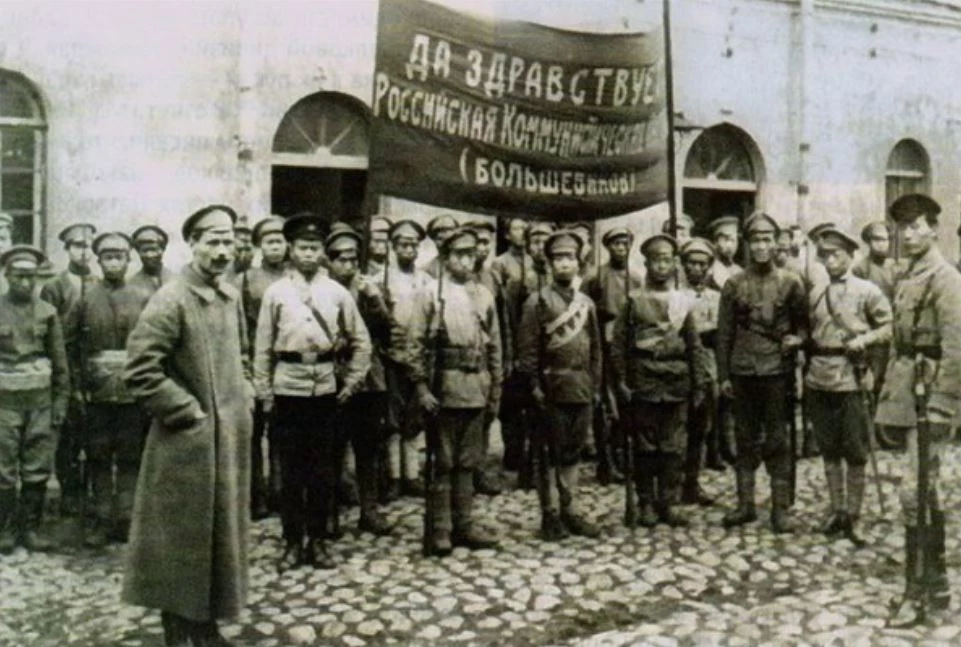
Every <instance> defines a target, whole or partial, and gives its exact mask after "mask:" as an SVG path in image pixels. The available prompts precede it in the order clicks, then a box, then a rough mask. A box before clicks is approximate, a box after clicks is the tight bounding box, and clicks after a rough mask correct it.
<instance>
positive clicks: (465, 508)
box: [429, 408, 484, 532]
mask: <svg viewBox="0 0 961 647" xmlns="http://www.w3.org/2000/svg"><path fill="white" fill-rule="evenodd" d="M433 424H434V433H433V434H430V435H429V436H430V438H429V442H432V443H434V445H433V446H432V447H431V448H430V450H431V451H433V452H434V474H433V479H432V482H431V490H430V505H431V509H432V510H433V513H434V527H435V528H436V529H437V530H438V531H442V532H450V531H451V530H452V529H456V530H458V531H465V530H467V529H468V527H469V526H470V523H471V508H472V504H473V496H474V470H476V469H477V468H478V467H480V465H481V460H482V458H483V453H484V410H483V409H443V408H442V409H440V410H439V411H438V412H437V418H436V420H435V421H434V423H433Z"/></svg>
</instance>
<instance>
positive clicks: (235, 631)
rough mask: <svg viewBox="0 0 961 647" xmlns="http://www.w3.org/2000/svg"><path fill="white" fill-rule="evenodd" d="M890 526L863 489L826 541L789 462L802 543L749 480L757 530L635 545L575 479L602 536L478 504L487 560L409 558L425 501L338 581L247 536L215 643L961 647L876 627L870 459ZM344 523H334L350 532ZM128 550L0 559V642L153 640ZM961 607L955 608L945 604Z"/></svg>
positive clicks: (892, 588)
mask: <svg viewBox="0 0 961 647" xmlns="http://www.w3.org/2000/svg"><path fill="white" fill-rule="evenodd" d="M879 463H880V469H881V482H882V487H883V490H884V496H885V499H886V504H887V509H888V512H887V514H888V518H887V519H882V518H881V515H880V511H879V507H878V499H877V495H876V493H875V490H874V486H873V484H869V485H870V489H869V491H868V493H867V500H866V509H865V515H864V521H863V523H862V532H863V534H864V535H865V536H866V538H867V539H869V540H870V542H871V543H870V544H869V546H867V547H866V548H863V549H860V550H856V549H855V548H854V547H853V545H852V544H851V543H850V542H848V541H846V540H839V541H835V542H829V541H828V540H826V539H825V538H824V537H823V536H821V535H818V534H816V533H815V532H814V531H813V528H814V527H815V526H816V525H817V524H818V523H819V522H820V520H821V518H822V515H823V511H824V506H825V503H826V496H827V495H826V492H825V490H824V478H823V474H822V471H821V463H820V461H819V460H816V459H813V460H805V461H802V462H801V463H800V464H799V469H798V477H799V488H798V503H797V505H796V512H797V516H798V517H799V519H800V520H801V521H802V522H804V524H805V525H806V526H808V527H810V528H812V530H810V531H808V532H806V533H805V534H802V535H800V536H795V537H783V538H782V537H775V536H773V535H772V534H771V533H770V531H769V527H768V525H767V514H766V506H767V496H768V495H767V492H768V490H767V480H766V478H765V477H763V476H762V477H761V478H760V479H759V480H760V483H759V488H758V492H759V495H758V502H759V503H760V504H761V509H762V511H763V512H762V517H761V520H760V521H759V522H758V523H754V524H751V525H749V526H746V527H744V528H742V529H739V530H736V531H731V532H727V531H725V530H723V529H722V528H721V527H720V518H721V516H722V514H723V512H724V507H721V506H716V507H713V508H693V507H685V508H683V510H684V511H685V512H687V513H688V514H689V516H690V517H691V520H692V525H691V527H690V528H687V529H669V528H667V527H664V526H659V527H658V528H656V529H654V530H653V531H651V530H646V529H638V530H636V531H634V532H633V534H629V533H628V532H627V531H626V530H625V529H624V528H623V527H621V525H620V519H621V515H622V505H623V500H624V494H623V489H622V488H621V487H616V486H611V487H603V488H602V487H599V486H598V485H597V484H596V483H594V482H593V480H592V479H585V484H584V486H583V487H582V489H581V496H582V501H583V502H584V503H585V509H586V510H588V511H589V515H590V516H591V517H592V518H594V519H595V520H596V521H598V522H599V523H600V524H601V526H602V527H603V529H604V532H605V535H604V538H603V539H602V540H599V541H597V542H592V541H590V540H585V539H582V538H572V539H568V540H565V541H563V542H561V543H558V544H544V543H541V542H540V541H538V540H537V539H536V538H535V533H536V530H537V528H538V525H539V519H538V514H537V504H536V499H535V495H534V494H533V493H532V492H518V491H515V492H511V493H509V494H505V495H501V496H499V497H496V498H493V499H490V498H487V497H480V501H479V504H478V505H477V509H478V512H479V515H480V517H481V519H482V521H483V524H484V525H485V526H489V527H491V528H493V529H497V530H498V531H499V532H500V534H501V535H502V537H503V538H504V542H503V546H502V549H501V550H500V551H498V552H494V551H479V552H474V553H470V552H467V551H466V550H464V549H457V550H456V551H455V553H454V555H453V556H452V557H450V558H447V559H444V560H441V561H433V560H423V559H421V558H420V557H419V555H418V551H419V543H418V541H419V534H420V527H421V515H420V510H421V506H420V502H418V501H413V500H409V499H408V500H405V501H399V502H396V503H393V504H391V505H390V506H389V508H388V513H389V517H390V519H391V520H392V521H394V522H396V523H397V527H396V528H395V530H394V534H393V536H391V537H385V538H376V539H375V538H374V537H373V536H371V535H369V534H364V535H356V534H352V533H350V532H348V535H347V537H345V539H343V540H342V541H340V542H338V543H337V544H336V547H335V551H334V552H335V556H336V558H337V559H338V560H339V561H340V564H341V565H340V567H339V568H337V569H336V570H334V571H327V572H324V571H310V570H297V571H291V572H288V573H286V574H284V575H278V574H277V573H276V572H275V570H274V567H273V560H274V559H275V557H276V556H277V554H278V550H279V534H280V528H279V523H278V521H277V520H276V519H269V520H267V521H265V522H260V523H258V524H255V527H254V530H253V538H252V540H253V549H252V571H251V575H252V583H251V584H252V587H251V595H250V604H249V606H248V609H247V610H246V611H245V612H244V614H243V616H242V617H241V618H239V619H238V621H237V622H235V623H230V624H227V625H225V632H224V633H225V634H227V635H228V636H229V637H231V638H233V639H236V640H237V642H238V644H241V645H257V646H261V647H272V646H280V645H346V646H349V647H355V646H356V647H360V646H361V645H365V644H366V645H377V644H404V645H448V644H450V645H455V644H462V645H563V644H569V645H574V644H577V645H628V644H631V645H634V644H639V645H663V646H665V647H666V646H668V645H756V644H764V643H767V644H771V645H779V646H780V645H804V644H809V645H838V646H840V645H845V646H849V645H889V646H892V647H893V646H896V645H911V644H926V645H935V644H958V643H961V613H959V608H958V604H957V602H955V603H954V604H953V605H952V607H951V610H950V612H948V613H947V614H946V615H945V616H944V617H943V618H941V619H940V620H939V621H938V623H931V626H928V627H924V628H921V629H918V630H912V631H889V630H885V629H884V628H883V618H884V617H885V613H886V607H885V605H886V603H887V601H888V600H889V599H890V598H891V597H893V596H896V595H897V594H898V593H899V591H900V588H901V582H902V580H901V567H900V566H899V563H900V561H901V559H902V557H901V541H902V532H901V526H900V522H899V521H898V516H897V498H896V486H897V479H896V478H895V476H894V474H895V471H896V456H895V455H894V454H891V453H882V454H880V455H879ZM944 468H945V472H946V474H945V476H946V479H945V481H946V483H945V485H946V487H945V491H946V492H947V503H948V505H947V509H948V510H957V509H958V506H959V503H961V490H959V488H958V487H957V486H958V484H959V481H961V474H959V472H961V448H959V447H952V448H951V449H950V450H949V452H948V456H947V460H946V461H945V463H944ZM704 485H705V489H706V490H707V492H708V493H709V494H712V495H715V496H718V497H721V498H722V499H724V500H725V502H730V500H731V498H732V497H733V490H734V487H733V475H732V474H731V472H730V471H728V472H726V473H723V474H718V473H714V472H708V473H706V476H705V479H704ZM355 521H356V511H351V512H349V513H348V514H347V515H346V523H345V527H346V528H348V529H349V528H353V525H352V524H353V523H354V522H355ZM949 524H950V528H951V530H949V533H948V534H949V538H948V564H949V569H950V570H951V574H952V581H953V584H954V585H955V586H954V588H955V590H958V591H961V587H959V586H958V584H961V583H959V582H958V580H959V579H961V553H959V545H958V544H959V540H958V537H959V534H961V533H958V532H957V529H958V527H959V520H958V519H956V518H955V519H950V520H949ZM121 554H122V548H120V547H115V548H112V549H109V550H107V551H105V552H102V553H99V554H91V553H78V554H74V555H54V554H50V555H27V554H26V553H25V552H23V550H22V549H18V550H17V552H15V553H14V554H13V555H11V556H8V557H3V558H0V645H4V646H7V647H14V646H19V645H24V646H28V645H29V646H31V647H39V646H48V645H49V646H54V645H56V646H58V647H60V646H66V645H77V646H80V645H130V646H136V645H160V644H162V638H161V629H160V624H159V618H158V614H157V613H156V612H155V611H147V610H143V609H139V608H135V607H129V606H125V605H123V604H121V603H120V602H119V599H118V592H119V583H120V577H121V571H120V566H121ZM955 597H958V596H955Z"/></svg>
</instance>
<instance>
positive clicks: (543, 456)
mask: <svg viewBox="0 0 961 647" xmlns="http://www.w3.org/2000/svg"><path fill="white" fill-rule="evenodd" d="M543 288H544V285H543V276H542V275H541V274H540V273H539V272H538V274H537V309H536V312H537V375H536V376H535V379H536V381H537V385H538V387H539V388H540V390H541V393H543V394H544V397H545V398H546V397H547V387H546V384H545V383H544V367H545V364H546V363H547V335H546V334H545V333H546V328H545V324H544V313H545V312H547V303H546V302H545V301H544V289H543ZM537 417H538V420H539V422H538V424H537V425H532V429H530V430H528V431H527V433H528V437H529V438H530V448H529V451H528V456H527V458H528V461H527V464H526V467H527V468H528V469H530V470H531V474H532V475H533V470H534V448H535V442H536V449H537V455H538V462H539V465H538V468H539V477H540V484H541V488H542V489H541V497H542V502H543V504H544V508H545V509H546V508H547V507H548V505H549V503H550V475H551V472H550V468H551V466H552V465H553V467H554V480H555V484H556V486H557V496H558V503H560V498H561V496H562V494H561V487H560V474H559V470H558V467H559V466H558V462H557V448H556V446H555V443H554V436H553V434H551V430H550V427H549V426H548V425H547V423H546V421H545V420H544V412H543V411H541V412H538V416H537ZM533 427H536V429H537V430H539V432H540V433H537V434H536V438H535V432H534V430H533Z"/></svg>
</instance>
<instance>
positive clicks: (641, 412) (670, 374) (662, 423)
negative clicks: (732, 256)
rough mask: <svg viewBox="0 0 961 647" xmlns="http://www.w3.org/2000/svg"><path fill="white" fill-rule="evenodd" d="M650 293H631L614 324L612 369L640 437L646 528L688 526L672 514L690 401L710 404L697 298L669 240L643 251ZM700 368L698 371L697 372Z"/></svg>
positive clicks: (637, 449)
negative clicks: (684, 286)
mask: <svg viewBox="0 0 961 647" xmlns="http://www.w3.org/2000/svg"><path fill="white" fill-rule="evenodd" d="M641 253H642V254H643V255H644V257H645V259H646V265H647V278H646V280H645V283H646V285H645V289H644V290H642V291H638V292H637V293H635V294H632V295H631V297H630V299H629V300H628V302H627V303H626V304H625V305H624V307H623V308H622V309H621V312H620V313H619V314H618V318H617V320H616V321H615V324H614V339H613V342H612V344H611V365H612V369H613V373H614V376H615V380H616V382H617V385H618V393H619V395H620V400H621V402H622V403H623V406H624V412H625V414H624V415H626V416H627V420H628V427H629V429H630V433H633V434H634V439H633V440H634V442H633V447H634V455H635V458H634V461H635V462H634V477H635V483H636V487H637V491H638V504H639V507H640V516H639V521H640V524H641V525H642V526H644V527H647V528H652V527H654V526H655V525H656V524H657V522H658V521H662V522H663V523H666V524H668V525H670V526H686V525H687V523H688V522H687V519H686V518H684V517H683V516H681V515H679V514H677V513H676V512H674V510H672V508H671V506H672V504H673V503H674V502H675V501H676V500H677V499H678V498H679V497H678V496H677V488H678V486H679V485H680V481H681V474H680V472H681V467H682V463H683V460H684V454H685V447H686V443H687V430H686V425H687V413H688V398H690V399H691V404H693V405H694V407H695V408H696V407H698V406H700V405H701V404H702V403H703V401H704V387H705V380H704V379H703V370H702V368H700V367H697V366H696V364H697V363H698V362H700V361H701V360H700V358H699V357H698V355H699V354H700V353H701V352H702V350H701V342H700V338H699V337H698V334H697V330H696V328H695V325H694V318H693V316H692V311H693V306H694V300H693V299H692V298H691V295H690V293H688V292H687V291H685V290H679V289H677V288H675V287H674V276H675V270H676V269H677V261H676V259H675V255H676V254H677V243H676V242H675V241H674V239H673V238H671V237H670V236H667V235H665V234H656V235H654V236H651V237H650V238H648V239H647V240H646V241H644V244H643V245H641ZM696 368H697V370H695V369H696Z"/></svg>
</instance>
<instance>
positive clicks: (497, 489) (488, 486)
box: [467, 219, 513, 496]
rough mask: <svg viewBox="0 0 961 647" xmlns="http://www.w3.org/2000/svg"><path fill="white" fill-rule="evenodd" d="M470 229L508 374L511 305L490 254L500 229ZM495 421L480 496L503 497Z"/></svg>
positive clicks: (478, 483)
mask: <svg viewBox="0 0 961 647" xmlns="http://www.w3.org/2000/svg"><path fill="white" fill-rule="evenodd" d="M467 226H468V227H469V228H470V229H471V230H472V231H473V232H474V234H476V236H477V249H476V252H475V256H474V272H473V277H472V278H473V280H474V281H476V282H477V283H479V284H480V285H483V286H484V287H485V288H487V290H488V291H489V292H490V293H491V294H492V295H494V307H495V308H496V312H497V323H498V329H499V331H500V337H499V338H498V343H499V344H500V346H501V369H502V370H501V373H502V374H505V373H506V370H504V366H506V365H507V363H508V362H510V361H512V358H513V348H512V346H513V340H512V339H511V336H510V324H509V316H508V314H507V302H506V300H505V299H504V290H503V287H502V286H501V285H500V283H498V279H497V274H495V273H494V270H493V268H492V267H491V266H490V264H489V263H488V262H487V261H488V257H489V256H490V251H491V249H492V248H493V245H494V233H495V231H496V229H497V228H496V227H495V226H494V223H493V222H491V221H490V220H486V219H478V220H474V221H471V222H470V223H468V224H467ZM502 379H503V375H502ZM497 414H498V412H496V411H495V412H494V417H496V416H497ZM494 417H491V419H490V420H489V421H487V424H485V426H484V452H483V456H482V460H481V466H480V467H479V468H478V469H477V471H476V472H475V473H474V491H475V492H476V493H477V494H485V495H488V496H495V495H497V494H500V493H501V486H500V483H499V480H500V479H499V478H498V476H497V475H498V473H499V472H500V470H499V469H498V468H497V467H496V466H492V465H490V464H489V461H488V454H489V451H490V435H491V425H492V424H493V421H494Z"/></svg>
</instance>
